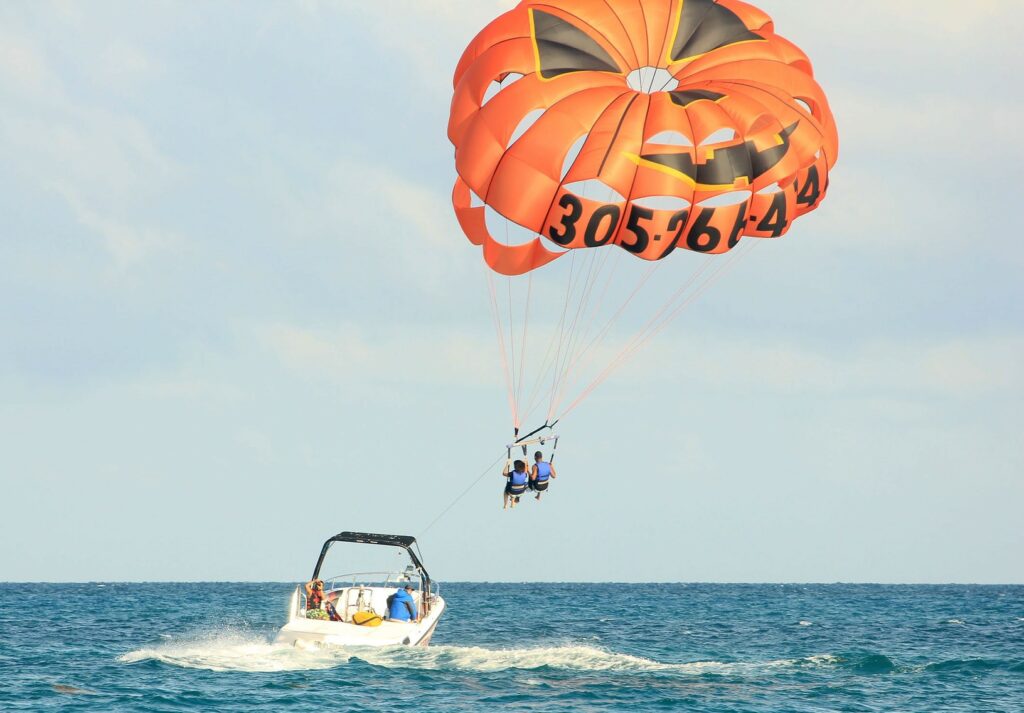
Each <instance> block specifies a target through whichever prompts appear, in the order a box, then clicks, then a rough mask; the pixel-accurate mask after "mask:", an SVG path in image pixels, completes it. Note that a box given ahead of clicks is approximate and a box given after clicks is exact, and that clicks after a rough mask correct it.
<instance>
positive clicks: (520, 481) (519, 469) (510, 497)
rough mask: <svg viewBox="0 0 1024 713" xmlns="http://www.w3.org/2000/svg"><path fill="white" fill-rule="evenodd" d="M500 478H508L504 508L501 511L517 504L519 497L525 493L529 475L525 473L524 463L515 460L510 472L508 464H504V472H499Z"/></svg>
mask: <svg viewBox="0 0 1024 713" xmlns="http://www.w3.org/2000/svg"><path fill="white" fill-rule="evenodd" d="M501 477H503V478H508V482H507V483H506V484H505V493H504V504H505V506H504V507H503V508H502V510H507V509H508V508H509V506H511V507H515V506H516V505H517V504H519V498H520V496H521V495H522V494H523V493H525V492H526V486H527V483H528V482H529V480H530V475H529V473H527V472H526V463H524V462H523V461H521V460H517V461H516V462H515V463H513V464H512V470H509V464H508V463H506V464H505V468H504V470H502V471H501Z"/></svg>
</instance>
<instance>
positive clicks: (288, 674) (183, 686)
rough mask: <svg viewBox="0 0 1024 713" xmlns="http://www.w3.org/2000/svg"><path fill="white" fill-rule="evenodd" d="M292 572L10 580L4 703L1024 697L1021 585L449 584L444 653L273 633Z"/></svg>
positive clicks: (641, 707) (804, 706)
mask: <svg viewBox="0 0 1024 713" xmlns="http://www.w3.org/2000/svg"><path fill="white" fill-rule="evenodd" d="M293 586H294V585H291V584H281V583H273V584H271V583H268V584H230V583H209V584H115V583H105V584H104V583H90V584H67V585H54V584H5V585H0V710H3V711H16V710H31V711H46V710H58V709H59V710H62V711H63V710H68V711H78V710H95V711H193V710H204V709H210V710H218V711H263V710H265V711H287V710H302V711H320V710H330V711H331V712H332V713H341V712H343V711H394V710H398V709H408V710H418V711H489V710H499V709H500V710H503V711H506V710H507V711H576V712H579V711H624V710H631V711H657V710H680V711H708V712H709V713H711V712H713V713H728V712H731V711H751V712H753V711H771V712H772V713H778V712H789V711H793V712H797V711H922V712H925V711H927V712H929V713H934V712H937V711H943V712H952V711H965V712H968V711H969V712H970V713H978V712H980V711H1006V712H1007V713H1011V712H1012V713H1021V711H1024V587H1020V586H1016V587H1010V586H878V585H856V586H853V585H705V584H700V585H695V584H694V585H686V584H651V585H635V584H633V585H617V584H469V583H464V584H457V583H456V584H448V585H442V589H441V594H442V595H443V596H444V597H445V599H446V600H447V601H448V605H449V609H448V611H447V612H446V613H445V615H444V617H443V618H442V619H441V622H440V625H439V627H438V629H437V632H436V634H435V636H434V643H433V645H432V646H430V647H429V648H425V649H414V648H393V649H369V650H368V649H362V650H320V651H306V650H300V649H296V648H291V647H285V646H275V645H273V644H271V643H270V642H271V641H272V639H273V636H274V633H275V632H276V629H277V627H279V626H280V625H281V624H282V623H283V622H284V618H285V610H286V607H287V602H288V597H289V595H290V593H291V591H292V588H293Z"/></svg>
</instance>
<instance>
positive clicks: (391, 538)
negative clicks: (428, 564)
mask: <svg viewBox="0 0 1024 713" xmlns="http://www.w3.org/2000/svg"><path fill="white" fill-rule="evenodd" d="M335 542H356V543H359V544H363V545H384V546H386V547H401V548H402V549H404V550H405V551H406V552H408V553H409V559H411V560H412V564H413V566H414V567H415V568H416V569H417V570H419V571H420V572H421V573H422V574H423V578H424V580H426V584H427V586H428V587H429V583H430V575H429V574H427V570H426V569H425V568H424V567H423V562H421V561H420V558H419V557H418V556H417V555H416V551H415V550H413V547H414V546H415V545H416V538H415V537H412V536H411V535H376V534H373V533H371V532H339V533H338V534H337V535H335V536H334V537H331V538H329V539H328V540H327V542H325V543H324V546H323V549H321V550H320V557H319V558H318V559H317V561H316V568H315V569H314V570H313V577H312V579H318V578H319V577H320V568H321V567H322V566H323V564H324V558H325V557H327V551H328V550H329V549H331V545H333V544H334V543H335Z"/></svg>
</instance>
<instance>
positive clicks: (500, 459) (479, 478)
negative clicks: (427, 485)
mask: <svg viewBox="0 0 1024 713" xmlns="http://www.w3.org/2000/svg"><path fill="white" fill-rule="evenodd" d="M504 458H505V455H504V454H502V455H500V456H498V458H497V459H496V460H495V461H494V462H493V463H491V464H490V465H489V466H487V468H485V469H484V471H483V472H482V473H481V474H480V475H478V476H477V477H476V479H475V480H474V481H473V482H472V483H470V484H469V486H468V487H467V488H466V489H465V490H463V491H462V492H461V493H459V495H458V496H457V497H456V498H455V499H454V500H452V501H451V502H450V503H448V505H447V507H445V509H444V510H442V511H441V512H440V513H438V515H437V517H435V518H434V519H433V520H431V521H430V524H429V525H427V526H426V527H424V528H423V529H422V530H420V537H422V536H423V535H425V534H426V533H427V531H429V530H430V528H432V527H433V526H434V525H436V524H437V522H438V521H439V520H440V519H441V518H442V517H444V516H445V515H447V514H448V511H449V510H451V509H452V508H453V507H455V506H456V505H457V504H458V502H459V501H460V500H462V498H464V497H466V495H467V494H468V493H469V491H470V490H472V489H473V488H474V487H476V485H477V483H479V482H480V481H481V480H483V478H484V476H485V475H487V474H488V473H490V472H491V471H492V470H493V468H494V466H496V465H498V463H500V462H501V461H502V460H503V459H504Z"/></svg>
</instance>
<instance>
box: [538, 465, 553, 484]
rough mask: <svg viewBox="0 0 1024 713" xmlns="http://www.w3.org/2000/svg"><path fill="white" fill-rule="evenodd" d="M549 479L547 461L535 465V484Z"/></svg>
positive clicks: (549, 471)
mask: <svg viewBox="0 0 1024 713" xmlns="http://www.w3.org/2000/svg"><path fill="white" fill-rule="evenodd" d="M550 477H551V464H550V463H548V462H547V461H543V460H542V461H541V462H540V463H538V464H537V482H538V483H543V482H544V481H546V480H547V479H548V478H550Z"/></svg>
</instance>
